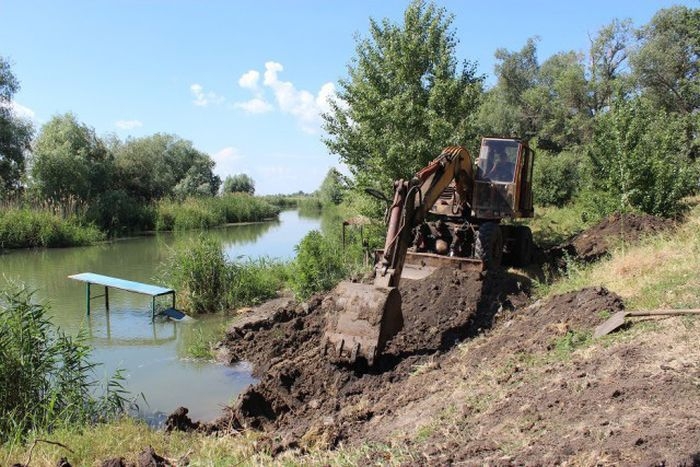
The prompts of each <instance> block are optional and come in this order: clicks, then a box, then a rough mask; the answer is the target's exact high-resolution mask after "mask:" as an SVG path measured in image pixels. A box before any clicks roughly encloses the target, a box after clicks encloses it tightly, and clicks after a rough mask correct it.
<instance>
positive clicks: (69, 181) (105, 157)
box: [31, 113, 114, 202]
mask: <svg viewBox="0 0 700 467" xmlns="http://www.w3.org/2000/svg"><path fill="white" fill-rule="evenodd" d="M113 170H114V162H113V158H112V156H111V154H110V153H109V152H108V151H107V148H106V147H105V145H104V143H103V142H102V141H101V140H100V139H99V138H98V137H97V136H96V135H95V130H94V129H92V128H90V127H88V126H87V125H85V124H83V123H80V122H78V120H77V118H76V117H75V115H73V114H71V113H67V114H64V115H60V116H55V117H53V118H52V119H51V120H50V121H49V122H48V123H46V124H45V125H44V126H43V127H42V128H41V132H40V133H39V137H38V138H37V140H36V143H35V145H34V154H33V159H32V169H31V172H32V186H33V189H34V190H36V192H37V194H38V195H39V196H40V197H41V198H43V199H51V200H53V201H59V202H61V201H66V200H68V199H71V198H77V199H78V200H81V201H86V202H89V201H92V200H93V199H95V198H96V197H97V196H98V195H99V194H101V193H103V192H104V191H105V190H106V189H107V188H108V187H110V186H111V182H112V174H113Z"/></svg>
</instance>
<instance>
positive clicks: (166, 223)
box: [155, 193, 280, 230]
mask: <svg viewBox="0 0 700 467" xmlns="http://www.w3.org/2000/svg"><path fill="white" fill-rule="evenodd" d="M279 212H280V208H279V207H277V206H273V205H272V204H270V203H268V202H266V201H264V200H263V199H261V198H256V197H254V196H251V195H247V194H243V193H233V194H227V195H224V196H221V197H213V198H188V199H186V200H185V201H182V202H180V201H171V200H163V201H160V202H159V203H158V204H157V205H156V213H155V216H156V219H155V228H156V230H192V229H209V228H211V227H216V226H220V225H224V224H229V223H237V222H256V221H261V220H264V219H269V218H271V217H275V216H277V215H278V214H279Z"/></svg>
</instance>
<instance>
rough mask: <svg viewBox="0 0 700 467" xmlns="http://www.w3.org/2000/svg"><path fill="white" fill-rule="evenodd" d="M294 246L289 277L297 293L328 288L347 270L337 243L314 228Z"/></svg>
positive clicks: (306, 294)
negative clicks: (294, 254) (293, 256)
mask: <svg viewBox="0 0 700 467" xmlns="http://www.w3.org/2000/svg"><path fill="white" fill-rule="evenodd" d="M295 249H296V258H295V259H294V262H293V263H292V265H291V271H290V278H289V281H290V287H291V289H292V290H293V291H294V292H295V293H296V294H297V295H298V296H300V297H304V298H305V297H308V296H310V295H311V294H313V293H315V292H321V291H324V290H330V289H331V288H333V287H334V286H335V285H336V284H337V283H338V282H339V281H340V280H341V279H343V278H344V277H345V276H346V275H347V274H348V271H349V269H348V266H347V265H346V263H345V261H344V259H343V258H344V254H343V252H342V251H341V246H340V245H338V244H337V243H336V242H333V241H331V240H330V239H329V238H328V237H326V236H323V235H321V233H320V232H319V231H317V230H313V231H311V232H309V233H308V234H307V235H306V236H305V237H304V238H303V239H302V240H301V242H300V243H299V245H297V246H296V248H295Z"/></svg>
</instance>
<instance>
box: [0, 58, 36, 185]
mask: <svg viewBox="0 0 700 467" xmlns="http://www.w3.org/2000/svg"><path fill="white" fill-rule="evenodd" d="M18 90H19V82H18V81H17V79H16V78H15V76H14V75H13V74H12V70H11V69H10V64H9V63H8V62H7V61H6V60H5V59H4V58H2V57H0V198H2V197H4V196H7V195H9V194H11V193H12V192H14V191H16V190H18V189H19V188H20V182H21V179H22V175H23V174H24V170H25V153H26V152H27V151H28V150H29V148H30V142H31V140H32V136H33V134H34V128H33V126H32V124H31V123H30V122H27V121H24V120H22V119H21V118H18V117H17V116H15V115H14V113H13V112H12V97H13V96H14V95H15V93H16V92H17V91H18Z"/></svg>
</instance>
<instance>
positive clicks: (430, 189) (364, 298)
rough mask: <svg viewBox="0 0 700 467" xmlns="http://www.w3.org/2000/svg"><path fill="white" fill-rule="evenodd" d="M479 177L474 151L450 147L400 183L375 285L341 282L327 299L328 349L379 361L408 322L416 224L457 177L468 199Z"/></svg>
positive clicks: (342, 356)
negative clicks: (403, 283) (407, 270)
mask: <svg viewBox="0 0 700 467" xmlns="http://www.w3.org/2000/svg"><path fill="white" fill-rule="evenodd" d="M473 180H474V177H473V168H472V160H471V156H470V155H469V152H468V151H467V150H466V149H464V148H462V147H459V146H450V147H447V148H445V149H444V150H443V151H442V153H441V154H440V155H439V156H438V157H437V158H436V159H435V160H433V161H432V162H431V163H430V164H428V166H426V167H425V168H423V169H421V170H420V171H419V172H417V173H416V175H415V176H414V177H413V178H412V179H411V180H410V181H406V180H397V181H396V182H395V183H394V199H393V202H392V204H391V207H390V208H389V222H388V227H387V235H386V242H385V247H384V255H383V256H382V258H381V259H380V261H378V262H377V264H376V265H375V278H374V284H371V285H369V284H358V283H352V282H341V283H340V284H338V286H337V287H336V288H335V289H334V291H333V292H332V293H331V294H329V295H328V296H327V297H326V299H325V300H324V303H323V307H324V309H325V310H326V312H327V318H326V329H325V333H324V339H323V343H322V345H321V346H322V349H323V352H324V353H325V352H328V350H329V348H331V347H332V348H333V353H334V356H335V360H336V362H343V363H354V362H355V361H356V360H357V359H358V358H359V357H362V358H364V359H365V360H366V361H367V363H368V364H369V365H370V366H371V365H373V363H374V362H375V360H376V359H377V357H378V356H379V354H380V353H381V351H382V350H383V348H384V346H385V345H386V342H387V341H388V340H389V339H391V338H392V337H393V336H395V335H396V334H397V333H398V332H399V331H400V330H401V328H402V327H403V315H402V313H401V295H400V294H399V290H398V285H399V281H400V279H401V272H402V270H403V265H404V261H405V259H406V252H407V250H408V247H409V245H410V243H411V237H412V229H413V227H415V226H416V225H418V224H420V223H421V222H423V220H424V219H425V216H426V214H427V212H428V210H430V208H431V207H432V206H433V204H434V203H435V202H436V201H437V200H438V198H439V197H440V194H441V193H442V192H443V190H444V189H445V188H447V186H448V185H449V184H450V183H452V181H454V182H455V187H456V191H457V193H458V195H459V199H460V202H461V203H462V204H466V203H467V200H470V199H471V193H472V189H473V185H474V182H473Z"/></svg>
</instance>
